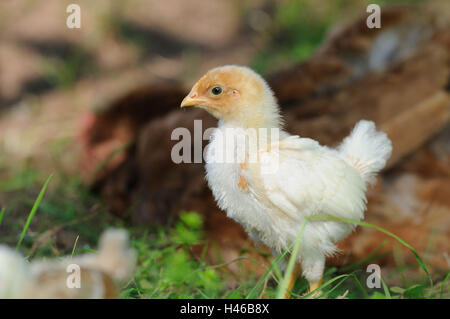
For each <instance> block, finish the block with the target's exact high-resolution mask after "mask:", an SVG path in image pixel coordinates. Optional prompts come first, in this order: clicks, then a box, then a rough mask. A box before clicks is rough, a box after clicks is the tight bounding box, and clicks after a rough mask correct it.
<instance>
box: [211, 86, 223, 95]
mask: <svg viewBox="0 0 450 319" xmlns="http://www.w3.org/2000/svg"><path fill="white" fill-rule="evenodd" d="M211 93H212V94H214V95H219V94H220V93H222V88H221V87H220V86H215V87H213V88H212V89H211Z"/></svg>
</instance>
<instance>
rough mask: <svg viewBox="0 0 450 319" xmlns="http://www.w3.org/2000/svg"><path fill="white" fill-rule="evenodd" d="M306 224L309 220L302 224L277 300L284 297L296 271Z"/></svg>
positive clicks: (279, 287)
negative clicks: (290, 279)
mask: <svg viewBox="0 0 450 319" xmlns="http://www.w3.org/2000/svg"><path fill="white" fill-rule="evenodd" d="M306 223H307V220H306V219H305V220H304V221H303V222H302V225H301V226H300V232H299V234H298V236H297V239H296V240H295V244H294V249H293V251H292V253H291V257H290V258H289V262H288V266H287V268H286V272H285V274H284V277H283V280H282V281H281V283H280V285H279V286H278V292H277V296H276V298H277V299H280V298H282V297H283V295H284V292H285V291H286V289H287V285H288V281H289V278H291V275H292V272H293V271H294V267H295V264H296V262H297V257H298V253H299V250H300V245H301V243H302V238H303V231H304V230H305V225H306Z"/></svg>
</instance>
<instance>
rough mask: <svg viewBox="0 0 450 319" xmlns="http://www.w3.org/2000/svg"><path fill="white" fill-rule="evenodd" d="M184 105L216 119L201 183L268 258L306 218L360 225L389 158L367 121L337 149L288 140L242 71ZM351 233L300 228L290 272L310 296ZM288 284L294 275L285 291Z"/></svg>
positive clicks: (211, 77)
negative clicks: (268, 250)
mask: <svg viewBox="0 0 450 319" xmlns="http://www.w3.org/2000/svg"><path fill="white" fill-rule="evenodd" d="M188 106H196V107H199V108H202V109H205V110H206V111H208V112H209V113H211V114H212V115H213V116H215V117H216V118H217V119H219V124H218V128H217V129H215V131H214V133H213V134H212V136H211V139H210V143H209V145H208V148H207V150H206V152H205V154H206V155H205V160H206V178H207V181H208V184H209V187H210V188H211V190H212V192H213V194H214V197H215V199H216V200H217V202H218V205H219V207H220V208H221V209H223V210H225V211H226V213H227V215H228V216H229V217H230V218H232V219H234V220H236V221H237V222H239V223H240V224H241V225H242V226H243V227H244V228H245V229H246V230H247V232H248V233H249V235H250V237H251V238H252V239H253V240H255V241H256V242H262V243H264V244H265V245H267V246H268V247H269V248H271V249H272V251H273V252H274V254H281V253H282V252H283V251H285V250H286V249H289V248H290V247H292V245H293V243H294V242H295V240H296V239H297V237H298V236H299V234H300V229H301V226H302V224H303V222H304V221H305V218H307V217H310V216H316V215H317V216H333V217H343V218H352V219H356V220H361V219H363V217H364V211H365V209H366V201H367V199H366V195H365V193H366V190H367V185H368V184H369V183H371V182H373V181H374V176H375V174H376V173H377V172H378V171H380V170H381V169H382V168H383V167H384V166H385V164H386V161H387V159H388V158H389V157H390V155H391V152H392V145H391V141H390V140H389V138H388V137H387V136H386V134H385V133H382V132H378V131H376V129H375V125H374V123H373V122H370V121H365V120H362V121H360V122H358V123H357V124H356V126H355V128H354V129H353V131H352V132H351V134H350V135H349V136H348V137H347V138H345V139H344V141H343V142H342V143H341V145H340V146H339V147H337V148H336V149H331V148H328V147H325V146H321V145H320V144H319V143H318V142H316V141H314V140H312V139H309V138H301V137H299V136H294V135H290V134H289V133H287V132H285V131H284V130H283V129H282V118H281V115H280V110H279V107H278V103H277V101H276V98H275V97H274V94H273V92H272V90H271V89H270V87H269V86H268V84H267V83H266V81H265V80H264V79H263V78H262V77H261V76H260V75H258V74H257V73H256V72H254V71H253V70H251V69H249V68H247V67H242V66H234V65H229V66H222V67H218V68H215V69H212V70H210V71H209V72H208V73H207V74H206V75H204V76H203V77H202V78H201V79H200V80H199V81H198V82H197V83H196V84H195V85H194V86H193V88H192V90H191V91H190V93H189V94H188V95H187V96H186V97H185V98H184V100H183V101H182V103H181V107H188ZM354 228H355V225H353V224H349V223H343V222H337V221H328V220H312V221H311V220H310V221H308V222H307V223H306V224H305V226H304V229H303V233H302V234H303V238H302V242H301V247H300V250H299V255H298V264H299V265H301V267H297V268H296V271H295V272H294V273H295V274H297V273H299V272H300V270H301V271H302V274H303V276H304V277H305V278H306V279H307V280H308V282H309V284H310V291H312V290H315V289H317V288H318V287H319V286H320V285H321V280H322V276H323V271H324V267H325V257H326V256H329V255H333V254H334V253H336V251H337V248H336V246H335V244H336V243H337V242H338V241H339V240H341V239H343V238H345V237H346V236H348V235H349V234H350V233H351V232H352V230H353V229H354ZM294 282H295V275H294V276H293V277H292V278H291V279H290V281H289V284H288V290H287V291H289V290H290V289H291V288H292V286H293V284H294ZM286 296H289V295H288V294H287V295H286Z"/></svg>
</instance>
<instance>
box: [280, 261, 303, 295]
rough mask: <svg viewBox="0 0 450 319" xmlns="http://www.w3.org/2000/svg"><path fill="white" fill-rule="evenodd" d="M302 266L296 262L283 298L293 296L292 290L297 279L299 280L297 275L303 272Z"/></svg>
mask: <svg viewBox="0 0 450 319" xmlns="http://www.w3.org/2000/svg"><path fill="white" fill-rule="evenodd" d="M301 270H302V268H301V267H300V265H298V264H296V265H295V268H294V270H293V271H292V274H291V276H290V278H289V282H288V285H287V287H286V290H285V292H284V294H283V299H289V298H291V290H292V288H293V287H294V284H295V281H296V280H297V277H298V276H299V274H300V273H301Z"/></svg>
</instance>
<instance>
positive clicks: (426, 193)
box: [0, 0, 450, 298]
mask: <svg viewBox="0 0 450 319" xmlns="http://www.w3.org/2000/svg"><path fill="white" fill-rule="evenodd" d="M71 3H77V4H78V5H79V6H80V7H81V28H80V29H69V28H68V27H67V26H66V19H67V17H68V15H69V13H66V8H67V6H68V5H69V4H71ZM369 3H377V4H380V5H381V7H382V14H381V24H382V28H381V29H368V28H366V22H365V21H366V18H367V16H368V15H369V13H367V12H366V8H367V5H368V4H369ZM449 4H450V3H449V2H448V1H446V0H442V1H438V0H436V1H431V0H430V1H413V0H410V1H406V0H404V1H395V6H392V1H387V0H386V1H365V0H339V1H324V0H323V1H322V0H319V1H317V0H247V1H237V0H236V1H234V0H231V1H228V0H208V1H206V0H190V1H184V0H165V1H157V0H146V1H144V0H124V1H114V0H111V1H107V0H98V1H87V0H78V1H66V0H46V1H44V0H34V1H33V0H15V1H1V2H0V208H5V210H4V214H3V215H2V216H0V243H4V244H8V245H12V246H14V245H16V243H17V240H18V238H19V235H20V233H21V232H22V230H23V227H24V224H25V223H26V220H27V217H28V214H29V212H30V209H31V207H32V206H33V204H34V203H35V198H36V196H37V194H38V193H39V191H40V190H41V187H42V185H43V183H44V181H45V180H46V178H47V177H48V176H49V175H50V174H53V175H52V179H51V182H50V184H49V187H48V189H47V190H46V195H45V197H44V199H43V200H42V201H41V202H40V205H39V210H38V212H37V213H36V215H35V216H34V218H33V220H32V221H31V225H30V227H29V228H28V230H27V232H26V236H25V238H24V242H23V243H22V246H21V250H22V252H24V253H25V254H26V255H27V256H28V258H29V259H30V260H32V259H34V258H39V257H55V256H63V255H65V254H68V253H71V252H72V253H73V252H75V253H82V252H89V251H92V249H93V248H92V247H95V244H96V242H97V240H98V237H99V235H100V233H101V232H102V230H104V229H105V228H108V227H111V226H120V227H125V228H127V229H128V230H129V231H130V233H131V235H132V243H133V245H134V247H135V248H137V249H138V253H139V262H138V272H137V274H136V276H135V279H134V281H133V282H131V283H129V284H128V286H126V287H125V288H124V290H123V295H122V296H124V297H163V298H165V297H185V296H194V297H205V296H208V297H225V296H232V297H242V296H245V294H246V292H248V291H249V290H250V288H251V287H252V284H254V283H255V281H256V280H257V279H258V276H259V275H261V274H262V273H264V271H265V266H264V264H267V263H269V262H270V254H268V252H267V251H266V250H265V249H264V247H254V246H253V244H252V243H251V242H250V241H249V240H248V238H247V236H246V234H245V233H244V231H243V230H242V229H241V228H240V226H239V225H236V224H234V222H232V221H230V220H228V219H227V218H226V217H225V216H224V214H223V212H220V210H218V208H217V207H216V205H215V203H214V201H213V199H212V197H211V194H210V192H209V190H208V189H207V187H206V184H205V182H204V178H203V174H204V173H203V168H202V165H201V164H181V165H175V164H174V163H171V161H170V149H171V146H172V145H173V142H172V141H171V140H170V132H171V131H172V129H173V128H175V127H180V126H183V127H188V128H191V127H192V125H193V120H194V119H202V120H203V121H204V129H206V128H207V127H210V126H214V125H215V122H214V120H213V119H212V118H210V117H209V116H208V115H206V114H203V113H201V112H197V111H193V112H191V113H189V114H188V113H186V112H181V111H180V110H178V106H179V103H180V101H181V98H182V97H183V95H184V94H185V93H186V92H188V89H189V88H190V86H192V84H193V83H195V81H196V80H197V79H198V78H199V77H200V76H201V75H202V74H204V73H205V72H206V71H207V70H208V69H210V68H212V67H215V66H219V65H224V64H241V65H248V66H250V67H252V68H254V69H255V70H256V71H258V72H260V73H262V74H263V75H264V76H265V77H266V78H267V79H268V81H269V83H270V84H271V86H272V87H273V88H274V91H275V93H276V95H277V97H278V99H279V101H280V104H281V105H282V106H283V111H284V112H285V114H286V120H287V127H288V129H289V130H290V131H291V132H292V133H296V134H300V135H302V136H308V137H312V138H314V139H318V140H319V141H320V142H321V143H324V144H327V145H330V146H332V145H335V144H336V143H337V142H338V141H339V140H340V139H341V138H342V137H344V136H345V135H346V134H347V133H348V132H349V130H350V128H351V127H352V126H353V125H354V124H355V123H356V122H357V120H358V119H360V118H367V119H372V120H374V121H375V122H376V123H377V125H379V126H380V127H381V129H383V130H385V131H386V132H387V133H388V135H389V136H390V137H391V138H392V139H393V142H394V154H393V158H392V160H391V162H390V163H389V167H388V168H387V170H386V171H385V172H384V174H383V177H382V178H380V180H379V181H378V183H377V185H376V186H375V187H374V189H372V190H371V192H370V193H369V210H368V213H367V220H368V221H369V222H373V223H375V224H377V225H380V226H382V227H385V228H386V229H388V230H390V231H392V232H394V233H395V234H398V235H399V236H400V237H402V238H404V239H405V240H406V241H407V242H409V243H411V244H412V245H413V246H414V247H415V248H416V249H417V250H418V252H419V253H420V254H421V256H422V257H423V258H424V260H425V261H426V263H427V265H429V267H430V272H431V273H432V276H433V278H434V279H436V280H437V281H442V280H443V278H444V277H445V276H446V274H447V273H448V270H449V265H450V258H449V254H450V251H449V247H450V245H449V243H450V217H449V216H450V215H449V213H450V202H449V198H450V193H449V191H450V179H449V177H450V129H449V124H448V123H449V107H450V100H449V95H448V92H449V87H450V85H449V83H450V71H449V70H450V40H449V34H450V32H449V31H450V29H449V25H450V24H449V23H450V6H449ZM180 212H181V219H180V218H179V217H180ZM180 245H181V248H180ZM342 249H343V254H342V255H340V256H339V257H338V258H334V259H332V260H330V265H331V266H330V267H331V268H330V269H331V270H330V271H329V275H330V276H331V275H333V274H334V275H335V274H338V273H339V272H348V271H353V270H355V269H359V268H361V267H362V266H363V265H366V264H367V263H369V262H371V261H372V262H373V261H374V260H376V262H377V263H380V264H381V265H383V267H384V268H383V269H385V270H386V274H389V276H388V277H386V278H385V279H386V280H387V282H388V283H389V284H392V285H402V284H403V285H404V286H405V287H407V286H408V285H411V284H416V283H422V282H424V281H426V277H425V275H424V273H423V271H421V269H420V267H418V265H417V262H416V260H415V259H414V256H413V255H412V254H411V252H410V251H408V250H407V249H406V250H405V249H403V248H402V245H401V244H399V243H398V242H395V240H392V238H388V236H384V235H382V234H381V233H377V232H375V231H373V230H371V229H359V230H358V231H357V232H356V233H355V234H353V235H352V237H350V238H349V239H348V240H347V241H345V242H344V243H342ZM255 260H257V262H256V261H255ZM218 264H219V265H221V264H223V266H221V267H218V268H217V269H216V268H213V269H211V268H206V270H205V271H202V272H199V273H196V274H195V275H193V277H192V278H191V277H189V278H190V279H189V280H190V281H188V282H187V281H186V280H187V279H186V278H185V277H184V274H186V273H189V272H190V271H191V270H193V269H196V268H198V267H199V265H218ZM346 267H347V268H346ZM358 267H359V268H358ZM361 269H362V268H361ZM359 275H361V276H365V274H364V273H360V274H359ZM359 275H358V276H359ZM447 277H448V276H447ZM410 278H412V279H410ZM267 280H268V279H267ZM242 282H246V283H247V284H246V285H242V286H241V285H240V284H242ZM198 287H200V290H201V291H202V292H203V294H202V293H199V292H198ZM236 287H241V288H239V289H237V288H236ZM338 291H339V290H338ZM270 293H271V292H270V289H268V290H267V294H268V295H267V296H271V295H270ZM351 294H352V293H350V295H351ZM261 296H266V295H264V294H263V293H261ZM357 296H359V295H358V293H355V297H357Z"/></svg>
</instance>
